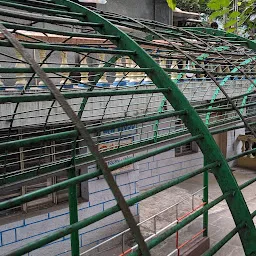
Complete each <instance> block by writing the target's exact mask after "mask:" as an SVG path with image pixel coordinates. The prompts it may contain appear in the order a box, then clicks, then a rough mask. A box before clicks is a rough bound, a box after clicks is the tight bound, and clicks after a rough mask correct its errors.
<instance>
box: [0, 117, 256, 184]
mask: <svg viewBox="0 0 256 256" xmlns="http://www.w3.org/2000/svg"><path fill="white" fill-rule="evenodd" d="M254 124H255V122H253V123H250V125H254ZM240 128H244V125H240V126H232V127H228V128H224V129H223V128H222V129H219V130H216V131H212V132H211V133H212V134H218V133H222V132H226V131H231V130H234V129H240ZM185 134H187V132H178V133H176V134H171V135H164V136H159V137H158V138H157V141H158V142H164V141H166V140H168V139H172V138H175V137H176V136H181V135H185ZM45 136H47V137H42V140H54V139H61V138H71V137H76V136H77V132H76V131H68V132H63V133H59V134H52V135H45ZM62 136H63V137H62ZM40 141H41V137H39V138H38V141H36V140H34V141H33V143H35V144H37V143H39V142H40ZM10 143H12V142H10ZM17 143H18V144H17ZM154 143H155V139H153V138H151V139H146V140H144V141H139V142H137V143H134V144H133V145H128V146H123V147H121V148H119V149H114V150H109V151H105V152H102V155H103V156H104V157H107V156H111V155H116V154H117V155H118V154H119V153H122V152H130V151H131V150H134V149H137V150H138V149H139V148H141V147H145V146H149V145H152V144H154ZM8 145H9V144H8ZM26 145H33V144H31V143H30V142H29V141H26V140H25V141H24V140H19V141H18V142H13V144H12V147H13V148H18V147H21V146H26ZM246 154H248V153H246ZM246 154H243V155H246ZM237 158H239V156H238V157H237ZM92 160H93V158H92V156H91V155H89V156H78V157H77V158H76V162H77V164H78V165H79V164H84V163H88V162H91V161H92ZM230 161H232V159H231V160H230ZM69 163H70V160H69V159H66V160H61V161H59V162H58V163H52V164H50V165H49V164H41V165H40V168H39V169H38V168H35V169H31V170H30V171H25V172H21V173H19V172H17V173H16V174H6V175H5V174H3V175H0V185H1V184H2V185H4V184H10V183H13V182H14V183H15V182H18V181H22V180H25V179H29V178H33V177H35V176H38V175H44V174H47V173H51V172H55V171H57V170H58V169H60V170H61V169H65V168H68V167H69Z"/></svg>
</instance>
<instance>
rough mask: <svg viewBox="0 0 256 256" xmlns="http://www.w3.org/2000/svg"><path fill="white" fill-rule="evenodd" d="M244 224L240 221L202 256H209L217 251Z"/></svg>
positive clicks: (240, 229)
mask: <svg viewBox="0 0 256 256" xmlns="http://www.w3.org/2000/svg"><path fill="white" fill-rule="evenodd" d="M244 226H245V223H244V222H242V223H240V224H239V225H237V226H236V227H235V228H234V229H233V230H231V231H230V232H229V233H228V234H227V235H226V236H225V237H224V238H223V239H221V240H220V241H219V242H217V243H216V244H215V245H214V246H213V247H212V248H211V249H209V250H208V251H207V252H205V253H204V254H203V255H202V256H211V255H214V254H215V253H217V252H218V251H219V250H220V249H221V248H222V247H223V246H224V245H225V244H226V243H227V242H228V241H229V240H231V238H232V237H234V236H235V235H236V234H237V233H238V231H242V230H243V228H244Z"/></svg>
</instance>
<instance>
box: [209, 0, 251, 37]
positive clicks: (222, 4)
mask: <svg viewBox="0 0 256 256" xmlns="http://www.w3.org/2000/svg"><path fill="white" fill-rule="evenodd" d="M232 2H233V1H230V0H210V1H209V3H208V7H209V8H210V9H211V10H213V12H212V14H211V15H210V20H213V19H216V18H222V17H223V15H226V23H225V24H224V28H225V29H227V31H229V32H234V31H235V28H234V25H235V24H236V23H237V26H238V27H241V26H243V25H245V26H247V28H248V29H250V28H252V27H253V26H255V24H253V22H251V21H250V16H251V14H253V12H254V13H255V12H256V10H255V9H256V7H255V4H256V0H244V1H239V2H238V3H237V6H238V9H239V11H230V10H231V9H232V7H233V3H232Z"/></svg>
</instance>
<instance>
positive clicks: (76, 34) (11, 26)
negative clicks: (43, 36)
mask: <svg viewBox="0 0 256 256" xmlns="http://www.w3.org/2000/svg"><path fill="white" fill-rule="evenodd" d="M0 23H2V24H3V25H4V26H5V27H6V28H9V29H15V30H26V31H33V32H40V33H47V34H52V35H61V36H69V37H79V38H80V37H81V38H99V39H112V40H118V39H119V37H118V36H112V35H101V34H89V33H82V32H80V33H79V32H68V31H60V30H53V29H46V28H37V27H31V26H26V25H20V24H13V23H9V22H0Z"/></svg>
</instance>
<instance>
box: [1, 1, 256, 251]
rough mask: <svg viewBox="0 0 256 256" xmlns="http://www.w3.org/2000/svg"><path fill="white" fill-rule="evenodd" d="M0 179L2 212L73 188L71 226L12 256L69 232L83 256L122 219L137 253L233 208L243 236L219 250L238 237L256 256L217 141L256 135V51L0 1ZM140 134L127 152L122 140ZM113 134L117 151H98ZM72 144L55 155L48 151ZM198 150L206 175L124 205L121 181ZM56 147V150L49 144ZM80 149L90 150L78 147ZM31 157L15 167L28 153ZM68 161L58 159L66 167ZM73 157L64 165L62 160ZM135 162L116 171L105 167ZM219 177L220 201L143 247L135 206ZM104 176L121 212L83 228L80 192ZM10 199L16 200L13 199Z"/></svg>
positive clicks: (99, 16)
mask: <svg viewBox="0 0 256 256" xmlns="http://www.w3.org/2000/svg"><path fill="white" fill-rule="evenodd" d="M0 3H1V10H0V14H1V17H0V21H1V25H0V35H1V40H0V65H1V66H0V74H1V77H0V86H1V91H0V92H1V96H0V102H1V105H0V107H1V114H0V115H1V119H0V126H1V131H2V132H1V141H0V148H1V152H0V153H1V156H0V157H1V173H0V185H1V187H0V191H1V193H6V195H5V197H4V198H5V199H4V200H3V199H1V202H0V210H1V211H7V210H8V209H14V208H15V207H18V206H19V205H21V204H24V203H29V202H32V201H33V200H36V199H37V198H40V197H42V196H46V195H48V194H50V193H53V192H56V191H60V190H63V189H66V188H68V189H69V190H68V191H69V204H70V222H71V223H70V225H69V226H68V227H66V228H63V229H61V230H58V231H56V232H54V233H52V234H50V235H48V236H46V237H43V238H41V239H40V240H35V241H34V242H31V243H28V244H25V245H24V246H22V247H21V248H18V249H16V250H15V251H12V252H10V254H9V255H23V254H25V253H28V252H31V251H33V250H35V249H37V248H40V247H42V246H44V245H46V244H48V243H51V242H53V241H55V240H57V239H60V238H62V237H64V236H67V235H69V234H71V246H72V255H79V240H78V231H79V229H81V228H84V227H86V226H88V225H90V224H92V223H95V222H97V221H100V220H102V219H104V218H105V217H107V216H109V215H111V214H113V213H115V212H118V211H122V212H123V215H124V217H125V219H126V221H127V224H128V226H129V228H130V229H131V232H132V234H133V236H134V238H135V241H136V243H137V244H138V247H137V248H136V249H134V250H133V251H131V252H130V254H129V255H141V254H140V253H142V255H150V249H152V248H153V247H155V246H156V245H158V244H159V243H161V242H162V241H164V240H165V239H166V238H168V237H169V236H171V235H172V234H174V233H175V232H176V231H178V230H179V229H181V228H182V227H184V226H185V225H187V224H189V223H190V222H191V221H192V220H194V219H195V218H197V217H198V216H200V215H202V214H204V220H205V222H204V226H205V228H206V229H205V232H204V233H205V235H207V212H208V211H209V210H210V209H211V208H212V207H213V206H215V205H217V204H218V203H219V202H221V201H223V200H226V202H227V204H228V206H229V209H230V212H231V213H232V216H233V219H234V222H235V224H236V228H235V229H234V230H233V231H232V232H231V233H229V234H228V235H227V236H225V237H224V238H223V239H222V240H221V241H219V242H218V243H217V244H216V245H215V246H214V247H213V248H211V249H210V250H209V251H208V252H207V255H213V254H214V253H216V252H217V251H218V250H219V249H220V248H221V247H222V246H223V245H224V244H225V243H226V242H227V241H228V240H230V239H231V238H232V237H233V236H234V235H235V234H236V233H238V234H239V236H240V239H241V242H242V244H243V248H244V252H245V255H248V256H249V255H256V243H255V241H256V229H255V225H254V223H253V218H254V217H255V215H256V212H252V213H251V212H250V211H249V209H248V206H247V204H246V202H245V200H244V197H243V195H242V192H241V190H242V189H243V188H245V187H246V186H249V185H251V184H252V183H254V182H255V179H253V180H251V181H249V182H247V183H246V184H244V185H241V186H238V184H237V182H236V180H235V178H234V176H233V175H232V172H231V169H230V167H229V165H228V162H230V161H233V160H235V159H237V158H239V157H242V156H244V155H246V154H251V153H254V152H255V151H256V150H255V149H250V150H249V151H246V152H245V153H242V154H239V155H235V156H232V157H229V158H227V159H226V158H225V156H224V155H223V154H222V152H221V150H220V149H219V147H218V146H217V144H216V142H215V140H214V139H213V136H212V135H213V134H218V133H222V132H224V131H232V130H236V129H239V128H242V127H244V128H246V129H247V130H248V131H250V132H251V133H252V135H254V136H255V131H254V130H253V128H252V127H253V125H254V123H253V119H252V118H253V117H254V116H255V112H254V109H255V108H253V106H254V105H255V101H254V99H255V85H256V64H255V63H256V43H255V42H253V41H250V40H247V39H245V38H241V37H238V36H236V35H234V34H230V33H225V32H223V31H218V30H212V29H209V28H175V27H170V26H168V25H165V24H161V23H159V22H154V21H149V20H138V19H132V18H129V17H124V16H121V15H119V14H114V13H104V12H102V11H100V10H97V9H93V8H90V9H87V8H85V7H83V6H81V5H79V4H76V3H74V2H72V1H68V0H44V1H34V0H26V1H19V0H12V1H7V0H0ZM128 126H129V129H134V130H136V134H137V135H136V136H135V137H134V138H133V139H132V140H131V138H130V137H129V134H127V135H125V136H126V139H127V140H129V143H125V142H124V143H123V142H122V141H121V137H123V135H124V134H126V133H125V130H126V129H127V127H128ZM106 134H107V135H112V137H113V138H114V139H113V141H112V146H111V147H108V148H107V149H106V148H101V147H99V145H100V142H102V141H104V139H105V137H106ZM52 141H54V143H56V144H59V145H63V144H68V145H70V150H69V151H68V152H64V151H62V150H61V149H60V150H59V152H55V154H56V156H55V157H51V159H50V160H49V156H50V153H47V152H48V151H47V148H49V147H50V144H51V142H52ZM192 141H194V142H196V143H197V145H198V146H199V148H200V150H201V151H202V153H203V155H204V167H203V168H201V169H198V170H195V171H193V172H191V173H187V174H185V175H184V176H182V177H180V178H178V179H174V180H172V181H169V182H167V183H164V184H162V185H159V186H158V187H156V188H153V189H151V190H149V191H147V192H143V193H141V194H140V195H139V196H137V197H134V198H132V199H128V200H125V199H124V196H123V195H122V193H121V191H120V188H118V186H117V184H116V182H115V180H114V178H113V175H112V172H114V171H115V170H117V169H119V168H122V167H125V166H127V165H130V164H132V163H136V162H138V161H141V160H143V159H146V158H148V157H151V156H155V155H157V154H160V153H162V152H166V151H169V150H171V149H174V148H177V147H180V146H182V145H185V144H187V143H189V142H192ZM47 143H48V144H47ZM81 143H83V144H82V145H84V146H83V149H84V150H80V149H81ZM21 150H22V151H26V150H27V151H28V152H30V153H31V152H33V151H37V152H38V151H40V152H41V153H40V154H39V156H37V157H34V158H33V154H32V153H31V154H30V156H28V157H27V158H26V159H25V164H24V165H23V166H20V165H19V167H18V168H16V165H15V156H16V155H18V154H20V151H21ZM57 155H58V156H60V157H57ZM62 155H63V156H64V157H61V156H62ZM123 155H132V156H131V157H129V158H127V159H126V160H123V161H121V162H118V163H115V164H112V165H108V162H107V161H108V160H110V159H115V158H116V157H119V156H123ZM93 163H96V164H97V166H98V170H97V171H95V172H90V173H86V174H81V175H76V172H75V169H76V167H77V166H81V165H89V164H93ZM61 172H67V173H68V179H67V180H64V181H61V182H59V183H57V184H54V185H51V186H47V187H46V188H42V189H38V190H36V191H33V192H28V193H24V194H23V195H21V196H15V195H12V196H10V191H12V188H13V186H17V185H20V186H22V185H24V184H30V183H29V182H32V181H33V180H36V179H39V178H40V177H46V176H47V177H50V176H51V175H56V173H61ZM208 172H211V173H213V174H214V176H215V178H216V180H217V182H218V184H219V186H220V189H221V191H222V195H221V196H220V197H219V198H217V199H215V200H213V201H211V202H208V197H207V194H205V197H204V205H203V207H202V208H200V209H199V210H197V211H195V212H194V213H192V214H191V215H190V216H189V217H187V218H185V219H184V220H182V221H181V222H179V223H178V224H177V225H175V226H173V227H171V228H170V229H168V230H166V231H165V232H163V233H162V234H161V235H159V236H157V237H154V238H152V239H151V240H149V241H147V242H145V240H144V238H143V236H142V234H141V233H140V230H139V228H138V226H137V225H136V222H135V220H134V218H133V216H132V214H131V212H130V210H129V206H132V205H134V204H136V203H138V202H139V201H141V200H144V199H145V198H148V197H150V196H152V195H154V194H156V193H159V192H160V191H163V190H165V189H167V188H169V187H171V186H174V185H176V184H178V183H180V182H182V181H185V180H187V179H189V178H191V177H193V176H195V175H198V174H200V173H204V175H205V180H206V183H207V174H208ZM100 175H103V176H104V178H105V180H106V181H107V183H108V185H109V187H110V189H111V191H112V192H113V194H114V196H115V198H116V201H117V205H116V206H113V207H110V208H109V209H107V210H105V211H103V212H102V213H100V214H97V215H95V216H91V217H89V218H87V219H84V220H79V221H78V219H77V199H76V184H79V183H81V182H84V181H87V180H89V179H93V178H95V177H98V176H100ZM8 195H9V197H8Z"/></svg>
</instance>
